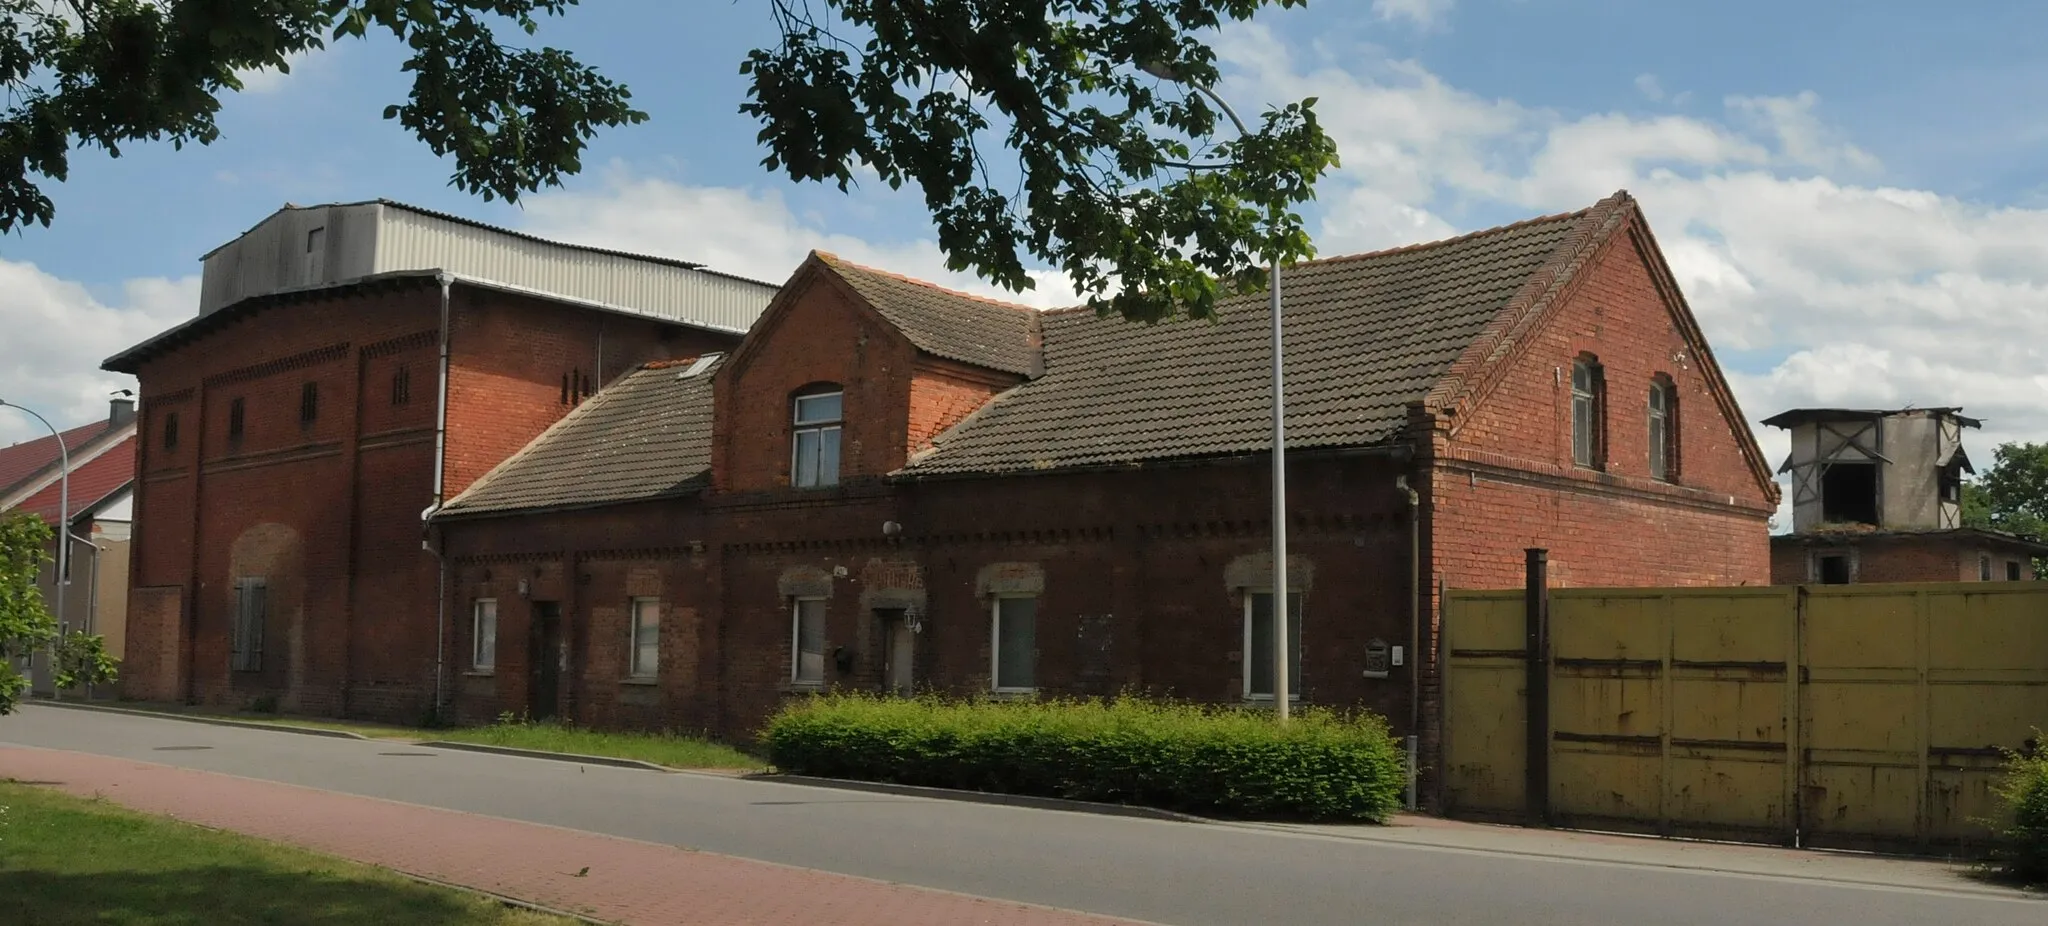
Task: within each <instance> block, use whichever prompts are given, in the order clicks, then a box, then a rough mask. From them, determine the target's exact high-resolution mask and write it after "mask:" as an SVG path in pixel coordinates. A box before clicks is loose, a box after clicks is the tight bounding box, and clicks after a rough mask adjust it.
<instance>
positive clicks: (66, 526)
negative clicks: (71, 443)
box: [0, 399, 71, 627]
mask: <svg viewBox="0 0 2048 926" xmlns="http://www.w3.org/2000/svg"><path fill="white" fill-rule="evenodd" d="M0 407H5V408H16V409H20V410H21V411H23V412H26V413H27V414H28V416H29V417H31V418H34V419H35V420H37V421H40V422H42V423H43V427H46V428H49V429H50V436H51V437H54V438H56V439H57V467H58V473H57V484H58V488H57V583H56V584H57V621H58V626H59V627H62V626H63V622H64V620H65V619H66V618H67V616H68V612H66V611H65V610H64V590H65V589H66V588H67V587H69V586H70V585H71V575H70V572H71V448H70V447H68V446H65V444H64V432H62V431H59V430H57V426H56V425H54V424H51V423H50V419H48V418H45V417H43V416H42V415H40V414H37V413H36V410H35V409H32V408H25V407H23V406H20V405H16V404H14V403H12V402H9V401H7V400H6V399H0Z"/></svg>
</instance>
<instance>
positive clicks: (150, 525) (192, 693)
mask: <svg viewBox="0 0 2048 926" xmlns="http://www.w3.org/2000/svg"><path fill="white" fill-rule="evenodd" d="M439 306H440V302H439V289H438V286H436V285H435V284H434V283H433V282H432V281H427V280H421V281H398V282H394V283H392V284H388V285H384V286H380V287H374V288H370V289H367V290H358V291H351V292H339V293H329V294H318V295H314V296H312V297H310V298H307V299H303V300H298V301H293V302H289V303H287V304H281V305H276V306H272V307H268V308H264V309H261V310H259V311H255V312H251V313H248V314H247V315H245V316H244V317H241V318H237V319H233V320H225V317H224V320H225V326H224V328H223V330H219V331H215V332H212V333H209V334H205V335H201V336H200V337H199V338H198V339H197V340H195V341H193V342H191V343H187V344H185V345H182V346H177V347H172V348H169V349H167V350H165V351H164V352H162V353H161V354H158V355H156V356H153V357H151V358H149V359H148V360H146V361H145V362H143V363H142V364H141V366H140V369H139V370H138V375H139V379H140V381H141V398H142V407H143V409H144V410H145V413H144V419H143V420H144V425H143V426H144V428H145V429H146V430H145V434H144V439H143V441H142V442H141V458H140V460H139V463H138V465H139V468H140V472H141V474H142V478H141V479H140V480H139V484H138V488H137V492H136V526H135V536H136V540H135V543H134V553H133V555H132V566H133V569H134V572H135V575H134V577H133V587H134V588H136V589H138V592H137V593H136V594H137V595H138V596H143V595H150V596H155V597H153V598H151V599H150V601H151V602H152V603H153V607H154V610H146V609H143V608H141V607H139V606H140V604H141V603H142V602H143V598H142V597H137V599H136V601H137V604H138V608H137V613H138V617H137V619H136V621H134V622H132V624H133V626H132V628H131V633H136V634H139V635H142V636H148V637H150V638H152V639H157V640H161V639H162V638H163V637H164V636H166V634H167V630H166V628H163V627H161V626H158V624H160V623H161V616H160V615H158V614H157V613H156V612H158V611H161V610H162V607H161V604H162V601H163V600H164V599H165V596H166V595H167V594H168V593H167V592H165V591H163V590H164V589H178V590H180V592H181V595H182V602H183V609H184V613H183V614H182V615H181V617H180V619H181V620H182V621H187V622H190V623H191V625H192V627H191V631H190V632H191V635H192V636H191V639H192V640H193V645H192V646H191V647H190V648H189V650H188V651H187V652H186V653H185V654H183V655H182V657H181V659H177V660H158V661H154V662H152V661H149V660H130V668H129V669H128V670H127V674H128V675H129V678H130V680H131V684H132V686H131V688H130V689H129V690H131V691H152V692H159V693H162V694H164V695H165V696H167V697H178V698H191V699H193V700H196V701H199V702H202V703H207V704H223V705H233V706H240V705H244V704H248V703H251V702H253V701H255V700H257V699H259V698H262V699H270V698H275V699H277V700H278V701H279V705H280V707H284V708H287V709H294V710H300V711H305V712H309V713H326V714H341V713H347V714H351V715H357V716H366V717H375V718H381V719H390V720H401V721H416V720H418V719H420V717H421V716H422V715H423V713H424V712H425V711H426V710H428V708H429V707H430V706H431V698H432V694H433V683H434V651H435V644H436V635H435V625H436V621H435V617H436V615H435V589H436V577H437V566H436V564H435V561H434V558H433V556H432V554H430V553H428V552H426V551H425V550H424V549H423V548H422V541H423V539H424V538H425V533H424V530H423V526H422V524H421V522H420V513H421V512H422V511H423V510H424V509H425V508H427V506H428V505H429V504H430V503H431V502H432V500H433V486H432V482H433V478H432V474H433V462H434V430H433V429H434V413H435V407H436V399H437V397H436V386H437V375H438V368H437V366H438V334H437V331H438V325H439ZM452 308H453V319H454V323H455V325H454V328H455V335H454V337H453V340H452V343H453V344H454V345H455V348H456V350H457V356H456V358H455V360H454V363H455V364H456V366H455V369H454V371H453V375H452V376H451V384H450V396H449V398H450V408H449V426H450V442H449V451H450V454H449V475H450V485H451V487H453V489H455V490H459V488H460V487H461V486H463V485H467V483H468V482H469V481H472V480H474V479H475V478H476V477H477V476H479V475H481V474H482V473H483V472H485V471H487V470H488V469H489V468H490V467H491V466H493V465H495V464H496V463H497V462H498V460H499V459H501V458H502V457H503V456H504V455H506V454H509V453H511V452H512V451H514V450H516V449H517V448H518V447H520V446H523V445H524V443H525V442H526V441H527V440H528V439H530V438H531V436H532V435H534V434H537V433H538V432H539V431H540V430H541V429H543V428H545V427H546V425H547V424H549V423H551V422H553V421H554V420H556V419H558V418H559V417H560V416H561V415H562V414H564V413H566V411H567V410H568V408H569V406H567V405H564V404H563V403H561V402H560V401H559V394H560V390H561V377H562V375H563V373H564V370H565V367H567V368H571V369H573V366H574V364H573V362H572V361H575V360H576V359H578V354H579V352H581V351H584V350H586V349H587V351H588V353H587V356H588V357H589V358H590V360H591V362H590V363H589V364H588V365H587V366H588V370H589V372H590V373H591V374H592V376H593V383H592V385H593V387H594V386H595V385H596V383H595V381H594V377H595V375H596V374H597V372H598V370H597V369H596V365H595V358H596V344H597V339H598V337H599V336H600V335H602V337H603V338H604V344H605V348H604V349H605V357H606V358H607V359H606V362H605V367H604V368H605V370H607V371H611V372H617V371H621V370H623V369H625V368H626V367H627V365H629V364H636V363H639V362H643V361H645V360H648V359H653V358H657V357H670V356H687V355H694V354H696V353H700V352H702V351H703V350H706V349H709V348H714V347H716V348H723V347H729V346H730V345H731V344H732V343H733V341H734V340H735V338H734V337H733V336H730V335H721V334H715V333H706V332H701V331H695V330H692V329H684V328H681V327H679V326H675V325H672V324H666V323H660V322H653V321H645V320H640V319H634V318H630V317H626V316H617V315H613V314H610V313H599V312H594V311H591V310H586V309H580V308H575V307H569V306H562V305H557V304H553V303H548V302H546V301H544V300H538V299H532V298H526V297H518V296H507V295H504V294H497V293H492V292H488V291H474V290H470V289H467V288H465V287H461V286H457V287H456V289H455V291H454V299H453V303H452ZM579 345H581V346H579ZM614 364H616V366H615V365H614ZM401 371H403V372H402V373H401ZM307 384H313V389H314V390H315V394H314V397H313V399H312V407H311V409H310V411H311V413H312V414H311V416H310V419H309V420H302V419H305V415H304V412H303V411H302V409H304V408H305V406H306V389H307ZM236 399H240V400H241V404H242V413H241V419H242V421H241V424H242V428H241V434H240V435H239V436H238V437H232V436H231V435H230V434H229V419H230V416H231V414H232V411H231V410H232V408H233V407H234V402H235V400H236ZM173 414H175V415H176V416H177V418H178V426H177V430H178V440H177V442H176V445H175V446H172V447H167V446H165V442H164V428H165V427H166V426H167V423H168V420H169V417H170V416H171V415H173ZM257 575H260V576H262V577H264V578H265V579H266V581H267V583H268V586H269V603H270V605H269V619H268V621H267V623H266V631H265V648H264V650H265V651H264V658H263V665H262V667H261V668H260V669H259V670H257V671H253V672H231V671H229V668H228V665H229V653H230V641H231V636H230V631H231V628H232V625H233V615H234V602H235V592H234V580H235V579H236V578H237V577H239V576H257ZM140 590H152V591H147V592H144V591H140ZM145 612H146V613H145ZM168 632H169V633H170V634H171V635H173V636H175V635H176V630H175V629H173V630H171V631H168ZM173 667H175V668H173Z"/></svg>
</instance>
